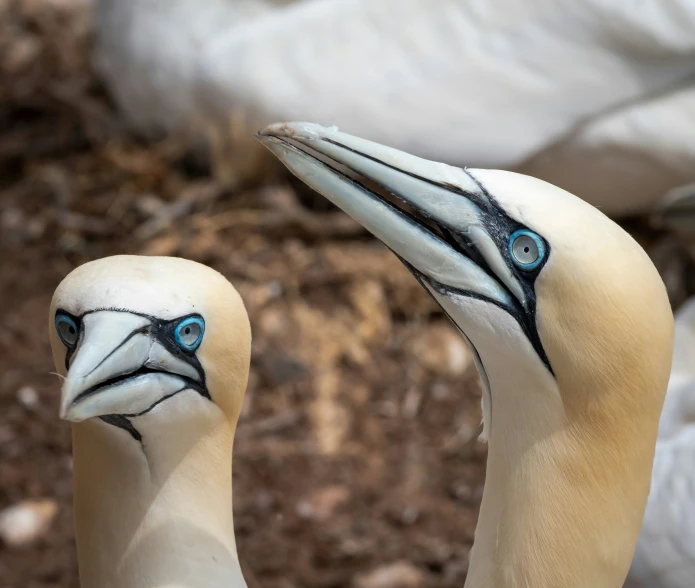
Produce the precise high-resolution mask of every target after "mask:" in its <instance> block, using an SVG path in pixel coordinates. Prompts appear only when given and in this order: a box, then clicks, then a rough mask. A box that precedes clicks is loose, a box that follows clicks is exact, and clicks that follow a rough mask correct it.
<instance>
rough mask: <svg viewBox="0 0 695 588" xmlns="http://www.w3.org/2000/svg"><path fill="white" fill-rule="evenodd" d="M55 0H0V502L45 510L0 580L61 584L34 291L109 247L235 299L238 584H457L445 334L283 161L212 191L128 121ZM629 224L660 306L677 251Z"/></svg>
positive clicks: (49, 416) (41, 302)
mask: <svg viewBox="0 0 695 588" xmlns="http://www.w3.org/2000/svg"><path fill="white" fill-rule="evenodd" d="M74 4H75V2H72V3H71V2H68V1H66V0H63V1H61V0H0V247H1V251H0V302H1V304H2V306H1V309H2V310H1V311H0V509H1V508H4V507H6V506H8V505H11V504H14V503H16V502H18V501H20V500H24V499H27V498H51V499H54V500H55V501H56V502H57V504H58V507H59V510H58V515H57V517H56V519H55V521H54V522H53V524H52V526H51V527H50V529H49V531H48V533H47V534H45V535H44V536H42V537H41V538H39V539H38V540H37V541H36V542H35V543H33V544H32V545H29V546H26V547H22V548H9V547H5V546H0V586H5V587H8V588H10V587H11V588H49V587H50V588H73V587H75V588H76V587H77V586H78V580H77V574H76V561H75V553H74V545H73V527H72V520H71V517H72V512H71V508H72V507H71V458H70V430H69V426H68V425H67V424H65V423H63V422H61V421H59V420H58V418H57V399H58V392H59V386H58V381H57V379H56V378H55V377H54V376H51V375H50V374H49V372H50V371H51V370H52V369H53V367H52V362H51V356H50V352H49V345H48V340H47V335H46V325H47V310H48V306H49V301H50V297H51V295H52V292H53V289H54V288H55V286H56V285H57V284H58V282H59V281H60V280H61V278H62V277H63V276H65V275H66V274H67V273H68V272H69V271H70V270H71V269H72V268H74V267H75V266H77V265H79V264H81V263H83V262H85V261H88V260H90V259H94V258H98V257H103V256H106V255H112V254H116V253H138V254H160V255H177V256H182V257H187V258H190V259H194V260H197V261H200V262H202V263H205V264H208V265H210V266H212V267H214V268H216V269H218V270H220V271H221V272H222V273H224V274H225V275H226V276H228V277H229V278H230V279H231V280H232V282H233V283H234V284H235V285H236V286H237V288H238V289H239V291H240V292H241V294H242V296H243V297H244V299H245V301H246V304H247V307H248V310H249V314H250V316H251V320H252V326H253V329H254V344H253V352H254V354H253V365H252V373H251V379H250V384H249V389H248V393H247V398H246V403H245V406H244V412H243V416H242V420H241V424H240V427H239V432H238V437H237V439H238V440H237V443H236V446H235V457H234V484H235V494H234V498H235V504H234V507H235V513H236V530H237V542H238V545H239V552H240V557H241V560H242V565H243V568H244V571H245V574H246V577H247V580H248V582H249V585H250V586H251V587H252V588H255V587H257V586H265V587H268V588H272V587H278V588H289V587H292V586H314V587H338V586H349V585H352V584H355V583H357V584H360V581H359V577H360V575H361V574H365V573H369V572H370V571H372V570H375V569H378V568H380V567H382V566H385V565H387V564H390V563H393V562H408V563H409V564H411V565H412V566H413V568H414V569H413V570H410V572H409V573H408V574H405V575H400V576H399V575H397V576H396V577H397V578H400V580H398V581H397V582H396V583H395V584H394V583H393V582H392V584H390V585H405V584H406V583H407V581H409V582H411V583H412V585H427V586H441V587H445V586H460V585H462V583H463V581H464V578H465V574H466V568H467V556H468V551H469V548H470V545H471V542H472V537H473V530H474V527H475V521H476V517H477V509H478V503H479V500H480V497H481V492H482V485H483V478H484V460H485V447H484V446H483V445H482V444H480V443H478V442H477V441H476V436H477V434H478V432H479V427H478V423H479V421H480V410H479V402H480V388H479V381H478V378H477V375H476V372H475V368H474V367H473V366H472V364H471V361H470V359H471V358H470V355H469V354H468V352H467V349H466V348H465V346H463V344H462V342H461V341H460V340H459V338H458V336H457V335H456V334H455V333H454V332H453V329H451V328H449V326H448V324H447V322H446V320H445V319H444V317H443V316H442V314H441V313H440V312H439V310H438V309H437V308H436V307H435V306H434V305H433V303H432V302H431V301H430V299H429V298H428V296H427V295H426V294H425V293H424V292H423V291H421V289H420V287H419V286H418V285H417V284H416V282H415V281H414V280H413V279H412V278H411V277H410V275H409V274H408V273H407V272H406V270H405V269H404V268H403V267H401V266H400V264H399V263H398V262H397V261H396V260H395V258H394V257H392V256H391V254H390V253H388V252H387V251H386V250H385V248H384V247H382V246H381V245H379V244H378V243H376V242H374V241H373V240H371V239H370V238H368V237H367V235H365V233H364V232H363V231H362V230H361V229H360V228H359V227H357V226H356V225H355V224H354V223H352V222H351V221H350V220H349V219H347V217H345V216H344V215H342V214H341V213H339V212H337V211H335V209H333V208H331V207H330V206H328V205H327V204H325V203H324V202H323V201H321V200H319V199H318V198H317V197H314V196H312V195H311V194H309V193H307V192H305V191H303V190H302V188H301V187H299V186H297V185H296V183H293V182H292V181H291V180H290V179H289V178H287V177H286V176H284V175H282V173H274V174H271V175H269V176H266V177H265V178H261V179H258V181H257V182H256V183H252V184H250V185H246V186H243V187H236V188H234V189H231V188H229V187H225V186H223V185H221V184H220V183H218V182H217V181H216V180H215V179H213V178H212V177H211V176H210V174H209V171H208V169H207V168H206V167H205V166H204V165H201V164H200V163H199V162H196V160H195V158H194V157H192V156H191V155H190V154H189V153H187V152H186V150H185V149H183V148H182V147H181V145H180V144H179V143H177V142H176V141H174V140H167V141H162V142H159V143H145V142H143V141H141V140H138V139H137V138H135V137H133V136H132V135H129V134H128V133H127V132H126V131H125V130H124V129H123V128H122V126H121V124H120V122H119V120H118V117H117V114H116V112H115V111H114V109H113V107H112V106H111V105H110V103H109V101H108V99H107V98H106V96H105V93H104V90H103V88H102V87H101V86H100V84H99V82H98V80H97V79H96V78H95V76H94V75H93V73H92V72H91V70H90V65H89V58H88V55H89V19H88V18H87V15H86V13H85V11H84V10H76V9H75V8H74V6H73V5H74ZM632 228H634V229H636V230H637V232H638V234H639V235H640V238H642V239H643V240H644V242H645V243H646V244H647V245H649V248H650V251H651V252H652V253H653V255H654V256H655V258H656V260H657V262H658V265H659V266H660V267H661V268H662V269H663V271H664V275H665V277H666V280H667V282H668V285H669V289H670V291H671V293H672V297H673V300H674V302H675V303H679V302H680V301H681V300H682V299H683V297H684V296H685V295H686V294H687V293H688V292H692V291H693V288H692V283H691V282H692V268H691V266H690V265H689V263H690V262H689V261H687V257H686V256H685V254H684V253H683V249H682V248H681V246H680V245H678V244H677V243H674V242H672V241H670V240H668V239H666V238H664V237H663V236H660V235H657V234H654V233H650V232H649V231H646V230H645V229H644V226H643V224H641V223H637V224H634V225H633V226H632ZM684 276H687V277H689V278H690V282H688V281H687V280H685V278H684ZM23 386H30V387H32V388H34V389H35V390H36V391H37V392H38V395H39V400H40V402H39V403H38V405H37V406H35V407H33V408H27V407H25V406H23V405H22V404H21V403H20V402H18V400H17V391H18V390H19V389H20V388H21V387H23ZM402 574H404V573H402ZM406 576H407V577H406ZM362 585H364V583H362Z"/></svg>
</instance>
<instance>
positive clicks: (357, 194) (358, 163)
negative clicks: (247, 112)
mask: <svg viewBox="0 0 695 588" xmlns="http://www.w3.org/2000/svg"><path fill="white" fill-rule="evenodd" d="M257 137H258V138H259V140H261V141H262V142H263V143H264V145H265V146H266V147H267V148H268V149H269V150H270V151H271V152H272V153H273V154H275V155H276V156H277V157H278V158H279V159H280V160H281V161H282V162H283V163H284V164H285V165H286V166H287V167H288V168H289V170H290V171H291V172H292V173H293V174H294V175H296V176H297V177H298V178H299V179H301V180H302V181H303V182H305V183H306V184H308V185H309V186H310V187H312V188H313V189H314V190H316V191H317V192H319V193H320V194H322V195H323V196H325V197H326V198H327V199H329V200H330V201H331V202H333V203H334V204H335V205H336V206H338V207H339V208H341V209H342V210H344V211H345V212H346V213H347V214H349V215H350V216H351V217H353V218H354V219H355V220H356V221H357V222H359V223H360V224H362V225H363V226H364V227H365V228H366V229H367V230H369V231H370V232H371V233H373V234H374V235H375V236H376V237H378V238H379V239H380V240H381V241H383V242H384V243H385V244H386V245H387V246H388V247H389V248H390V249H391V250H393V251H394V252H395V253H396V254H397V255H398V256H399V257H401V258H402V259H403V260H404V261H405V262H407V264H409V265H410V266H411V267H412V268H414V269H415V270H416V271H417V272H419V273H420V274H422V275H424V276H426V277H427V278H429V279H431V280H433V281H434V282H436V283H437V284H439V285H441V286H445V287H448V288H453V289H456V290H462V291H466V292H470V293H473V294H475V295H478V296H483V297H485V298H487V299H490V300H492V301H494V302H496V303H499V304H502V305H504V306H505V307H509V306H511V305H512V304H513V302H512V296H511V295H513V296H514V298H516V299H517V301H518V302H519V303H521V304H522V305H525V302H526V300H525V298H526V297H525V293H524V291H523V289H522V288H521V286H520V285H519V283H518V281H517V280H516V278H515V277H514V276H513V274H512V273H511V271H510V270H509V268H508V266H507V264H506V263H505V261H504V259H503V258H502V256H501V255H500V253H499V248H498V246H497V245H496V244H495V242H494V240H493V238H492V237H491V235H490V232H489V231H488V229H487V228H486V224H485V217H486V215H487V214H488V210H489V209H490V200H489V198H488V196H487V194H486V193H485V191H484V190H483V189H482V188H481V186H480V185H479V184H478V183H477V182H476V180H475V179H474V178H473V177H472V176H471V175H469V174H468V173H467V172H466V171H465V170H462V169H460V168H455V167H451V166H448V165H445V164H442V163H437V162H433V161H427V160H424V159H420V158H418V157H415V156H413V155H409V154H407V153H403V152H401V151H398V150H396V149H391V148H389V147H385V146H384V145H380V144H378V143H373V142H371V141H366V140H364V139H360V138H358V137H353V136H351V135H348V134H346V133H341V132H339V131H337V130H335V129H329V128H324V127H321V126H319V125H314V124H311V123H277V124H274V125H270V126H268V127H266V128H265V129H263V130H262V131H261V132H260V133H259V134H258V135H257ZM312 152H314V153H316V154H320V155H321V156H324V158H327V161H326V162H324V161H321V160H320V159H319V158H318V157H317V156H316V155H314V154H313V153H312ZM338 165H341V166H344V167H346V168H348V169H350V170H351V171H353V172H355V173H356V174H358V175H359V176H362V177H364V178H366V179H368V180H370V181H372V182H374V183H376V184H377V185H378V186H380V187H381V188H383V189H384V190H386V191H387V192H389V193H390V194H392V195H393V196H395V197H396V198H397V199H399V200H401V201H402V202H404V203H406V204H407V205H409V206H410V207H412V209H413V210H415V211H416V212H417V213H418V214H420V215H421V216H422V217H424V218H425V219H427V220H428V221H434V223H435V224H436V225H437V226H438V227H439V228H440V231H441V232H440V233H437V232H435V231H434V230H433V229H432V228H431V227H430V226H428V225H427V224H426V222H421V221H420V220H418V219H417V218H415V217H414V216H412V215H410V214H407V213H405V212H403V211H402V210H400V209H399V208H398V207H397V206H395V205H394V204H392V203H391V202H389V201H388V200H387V199H385V198H383V197H381V196H380V195H379V194H377V193H376V192H374V191H372V190H370V189H369V188H368V187H366V186H365V185H363V184H362V183H360V182H358V181H356V180H354V179H352V178H350V177H348V175H346V174H345V173H343V172H342V171H340V170H339V169H338V168H337V166H338ZM454 233H455V235H456V237H453V235H454ZM445 234H448V235H449V237H451V238H450V239H446V238H445V236H446V235H445ZM454 238H456V239H458V240H459V241H460V242H459V245H460V247H454V246H452V240H453V239H454ZM465 243H469V244H471V245H473V248H474V249H475V251H476V252H478V253H479V254H480V255H482V257H484V259H485V265H486V266H487V267H486V268H485V269H483V267H481V265H480V264H478V263H476V262H475V261H473V259H471V257H469V256H467V255H464V254H463V253H462V250H463V249H464V248H465V247H466V245H465ZM491 273H492V274H494V276H495V277H494V278H493V277H492V275H491ZM495 278H497V279H495ZM498 280H499V281H498ZM500 282H502V284H504V286H506V288H505V287H504V286H503V285H502V284H500ZM510 293H511V295H510Z"/></svg>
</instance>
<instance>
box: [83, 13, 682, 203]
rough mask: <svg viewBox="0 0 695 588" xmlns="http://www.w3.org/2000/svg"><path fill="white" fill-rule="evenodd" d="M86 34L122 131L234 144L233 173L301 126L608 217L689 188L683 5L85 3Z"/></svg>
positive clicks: (218, 146)
mask: <svg viewBox="0 0 695 588" xmlns="http://www.w3.org/2000/svg"><path fill="white" fill-rule="evenodd" d="M96 29H97V44H96V62H97V65H98V69H99V71H100V72H101V73H102V75H103V77H104V79H105V80H106V82H107V85H108V87H109V88H110V90H111V92H112V94H113V96H114V97H115V99H116V102H117V103H118V104H119V105H120V107H121V108H122V110H123V111H124V113H125V114H126V115H127V117H128V119H129V120H130V121H131V122H132V123H133V124H134V125H135V126H136V127H137V128H138V129H140V130H143V131H147V132H153V131H162V130H165V131H185V132H190V133H191V134H192V135H193V136H196V137H199V136H201V135H204V136H206V137H207V138H208V139H210V140H211V141H212V143H213V151H226V152H227V153H228V150H227V149H226V147H225V146H224V144H225V143H228V144H232V146H234V145H236V149H235V150H234V152H235V153H236V155H235V157H242V162H241V163H242V164H241V165H240V166H239V167H241V168H244V167H245V166H247V165H248V161H247V160H248V159H249V158H250V157H251V156H252V153H253V149H252V147H251V146H249V145H248V143H247V142H246V141H245V137H246V136H247V135H248V129H249V127H252V128H257V126H256V125H258V124H266V123H268V122H271V121H273V120H278V119H280V120H282V119H284V120H288V119H304V118H309V117H310V118H312V119H313V120H318V121H320V122H322V123H324V124H337V125H340V126H341V127H345V128H350V129H352V130H353V131H354V132H355V133H357V134H360V135H362V136H365V137H367V138H370V139H372V140H375V141H378V142H380V143H385V144H390V145H393V146H395V147H397V148H400V149H405V150H408V151H411V152H414V153H417V154H418V155H420V156H423V157H428V158H432V159H436V160H439V161H446V162H448V163H452V164H462V163H465V164H467V165H474V166H481V167H496V168H505V169H512V168H514V169H518V170H521V171H524V172H525V173H529V174H531V175H534V176H536V177H540V178H543V179H547V180H548V181H551V182H553V183H555V184H557V185H560V186H562V187H563V188H566V189H569V190H571V191H572V192H574V193H576V194H577V195H578V196H580V197H581V198H584V199H585V200H587V201H589V202H590V203H592V204H594V205H597V206H599V207H601V209H602V210H603V211H604V212H606V213H607V214H629V213H635V212H640V211H644V210H646V209H648V208H650V207H651V206H652V205H653V204H654V203H655V202H656V201H657V200H658V199H660V198H661V197H662V196H663V194H664V193H665V192H666V191H667V190H669V189H671V188H674V187H677V186H680V185H682V184H685V183H687V182H692V181H695V143H693V141H692V136H693V134H695V123H694V122H693V121H695V84H694V83H693V79H695V78H694V76H695V65H694V64H695V4H693V2H692V1H691V0H595V1H592V2H576V1H575V0H523V1H521V0H484V1H470V0H438V1H437V2H432V1H431V0H295V1H294V2H290V1H289V0H285V1H280V0H276V1H273V0H244V1H241V0H236V1H233V0H98V1H97V12H96ZM244 121H247V123H246V124H245V123H244ZM225 157H228V155H224V154H220V155H218V157H217V158H216V159H217V160H218V162H221V161H224V159H225ZM219 167H223V166H222V165H220V166H219ZM587 169H591V173H586V171H585V170H587Z"/></svg>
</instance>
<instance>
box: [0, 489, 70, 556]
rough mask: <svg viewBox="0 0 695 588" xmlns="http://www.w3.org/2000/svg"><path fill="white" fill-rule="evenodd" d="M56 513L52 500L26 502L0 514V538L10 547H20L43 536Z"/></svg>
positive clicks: (56, 507)
mask: <svg viewBox="0 0 695 588" xmlns="http://www.w3.org/2000/svg"><path fill="white" fill-rule="evenodd" d="M57 513H58V505H57V504H56V502H55V501H54V500H50V499H45V500H26V501H24V502H20V503H18V504H15V505H13V506H10V507H8V508H6V509H5V510H3V511H2V512H0V537H1V538H2V540H3V541H4V542H5V543H6V544H7V545H9V546H10V547H20V546H22V545H27V544H29V543H32V542H34V541H35V540H36V539H38V538H39V537H41V536H42V535H44V534H45V533H46V532H47V531H48V528H49V527H50V525H51V522H52V521H53V519H54V518H55V516H56V514H57Z"/></svg>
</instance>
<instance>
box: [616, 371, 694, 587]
mask: <svg viewBox="0 0 695 588" xmlns="http://www.w3.org/2000/svg"><path fill="white" fill-rule="evenodd" d="M694 383H695V382H694ZM694 585H695V425H691V426H689V427H687V428H686V429H684V430H683V431H681V433H680V434H678V435H677V436H676V437H674V438H672V439H668V440H664V441H659V443H658V444H657V450H656V458H655V461H654V473H653V475H652V488H651V493H650V495H649V502H648V504H647V510H646V513H645V517H644V524H643V527H642V532H641V534H640V537H639V541H638V543H637V550H636V551H635V557H634V559H633V561H632V567H631V569H630V575H629V576H628V581H627V583H626V585H625V586H626V588H693V586H694Z"/></svg>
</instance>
